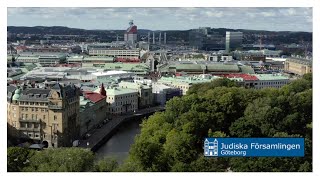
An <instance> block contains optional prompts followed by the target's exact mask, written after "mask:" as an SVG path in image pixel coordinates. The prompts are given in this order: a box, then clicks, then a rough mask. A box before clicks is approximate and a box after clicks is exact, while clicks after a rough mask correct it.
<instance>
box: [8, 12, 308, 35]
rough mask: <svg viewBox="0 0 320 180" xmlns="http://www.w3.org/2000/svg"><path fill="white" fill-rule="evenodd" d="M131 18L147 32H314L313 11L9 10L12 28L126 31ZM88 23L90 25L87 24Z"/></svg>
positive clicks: (9, 21) (9, 23) (9, 22)
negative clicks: (43, 26)
mask: <svg viewBox="0 0 320 180" xmlns="http://www.w3.org/2000/svg"><path fill="white" fill-rule="evenodd" d="M275 18H276V22H275ZM79 19H81V22H79ZM129 19H133V20H134V22H135V24H137V25H138V27H141V28H144V29H147V28H156V29H191V28H197V27H199V26H211V27H212V26H213V25H215V26H216V27H233V28H239V27H241V28H246V29H250V28H259V29H267V30H272V28H274V29H273V30H278V29H280V28H281V30H295V28H293V27H294V26H299V27H303V28H306V29H312V8H251V7H248V8H231V7H228V8H221V7H219V8H211V7H210V8H194V7H192V8H124V7H122V8H103V7H101V8H100V7H99V8H25V7H23V8H8V25H24V26H35V25H38V24H52V25H62V26H69V27H80V28H87V29H97V28H105V25H106V24H109V25H110V26H108V28H109V27H110V28H111V29H123V28H125V27H127V21H128V20H129ZM86 21H90V23H83V22H86ZM154 22H157V23H154ZM276 25H277V26H276ZM280 25H281V26H280ZM111 26H112V27H111Z"/></svg>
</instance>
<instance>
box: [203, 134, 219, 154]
mask: <svg viewBox="0 0 320 180" xmlns="http://www.w3.org/2000/svg"><path fill="white" fill-rule="evenodd" d="M218 147H219V146H218V140H217V139H214V141H213V142H212V141H211V142H210V141H209V140H208V139H207V138H206V140H205V141H204V155H205V156H218V154H219V153H218Z"/></svg>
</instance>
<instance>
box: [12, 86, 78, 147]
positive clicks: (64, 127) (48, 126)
mask: <svg viewBox="0 0 320 180" xmlns="http://www.w3.org/2000/svg"><path fill="white" fill-rule="evenodd" d="M79 94H80V90H79V88H77V87H75V86H74V85H61V84H59V83H56V84H54V85H52V86H51V87H47V88H43V89H42V88H32V87H27V86H26V85H23V86H22V87H15V86H8V87H7V117H8V118H7V122H8V125H9V126H11V128H9V129H12V131H11V130H10V131H9V132H8V133H10V134H11V135H12V136H14V137H16V138H18V139H32V140H34V141H35V142H38V143H44V144H48V147H62V146H71V145H72V142H73V141H74V140H77V139H78V138H79V130H80V124H79Z"/></svg>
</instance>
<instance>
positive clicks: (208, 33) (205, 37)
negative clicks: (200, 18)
mask: <svg viewBox="0 0 320 180" xmlns="http://www.w3.org/2000/svg"><path fill="white" fill-rule="evenodd" d="M189 44H190V46H192V47H194V48H196V49H200V50H205V51H217V50H224V48H225V38H224V37H223V36H222V35H221V34H219V32H215V31H214V30H213V29H211V28H210V27H200V28H199V29H192V30H190V32H189Z"/></svg>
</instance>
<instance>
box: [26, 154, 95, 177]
mask: <svg viewBox="0 0 320 180" xmlns="http://www.w3.org/2000/svg"><path fill="white" fill-rule="evenodd" d="M93 160H94V155H93V153H92V152H91V151H89V150H86V149H81V148H56V149H46V150H43V151H39V152H36V154H35V155H34V156H32V157H31V158H30V163H29V166H27V167H25V168H24V169H23V171H26V172H83V171H91V170H92V165H93Z"/></svg>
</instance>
